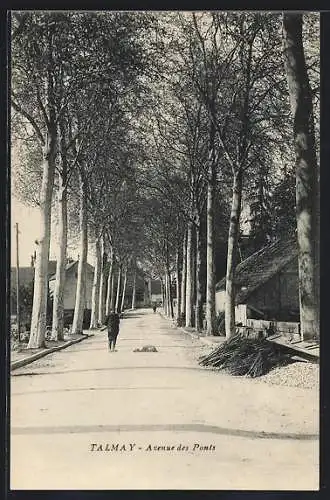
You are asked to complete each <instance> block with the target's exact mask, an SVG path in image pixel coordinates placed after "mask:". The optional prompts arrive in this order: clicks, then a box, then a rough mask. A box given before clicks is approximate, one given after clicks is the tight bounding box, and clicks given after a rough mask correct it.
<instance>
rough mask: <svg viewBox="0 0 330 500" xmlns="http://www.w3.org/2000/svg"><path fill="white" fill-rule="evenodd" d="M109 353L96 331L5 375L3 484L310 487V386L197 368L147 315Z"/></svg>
mask: <svg viewBox="0 0 330 500" xmlns="http://www.w3.org/2000/svg"><path fill="white" fill-rule="evenodd" d="M146 344H153V345H155V346H156V348H157V349H158V352H156V353H138V352H133V350H134V349H135V348H139V347H142V346H143V345H146ZM117 347H118V352H114V353H110V352H108V351H107V339H106V334H105V332H97V333H96V334H95V336H94V337H93V338H90V339H88V340H86V341H84V342H82V343H80V344H77V345H75V346H72V347H70V348H67V349H65V350H63V351H61V352H58V353H55V354H52V355H49V356H47V357H45V358H43V359H41V360H39V361H36V362H34V363H32V364H30V365H28V366H26V367H25V368H20V369H18V370H16V371H14V372H13V373H12V379H11V392H12V397H11V489H85V490H86V489H87V490H88V489H203V490H204V489H216V490H221V489H267V490H281V489H282V490H283V489H287V490H289V489H302V490H313V489H318V455H319V450H318V445H319V443H318V438H317V434H318V391H316V390H311V389H309V390H306V389H300V388H292V387H280V386H272V385H267V384H264V383H258V382H256V381H253V380H249V379H242V378H238V377H237V378H236V377H230V376H226V375H223V374H220V373H216V372H213V371H209V370H206V369H202V368H200V367H199V366H198V364H197V361H196V356H197V355H198V353H199V349H200V344H199V341H198V340H193V339H191V338H190V337H189V336H187V335H186V334H184V333H183V332H181V331H180V330H178V329H174V328H171V325H170V324H169V322H168V321H167V320H165V319H163V318H162V317H161V316H160V315H159V314H157V313H156V314H153V313H152V311H151V310H138V311H136V312H131V313H128V316H127V318H125V319H124V320H123V321H122V325H121V332H120V336H119V338H118V346H117Z"/></svg>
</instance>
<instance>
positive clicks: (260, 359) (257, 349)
mask: <svg viewBox="0 0 330 500" xmlns="http://www.w3.org/2000/svg"><path fill="white" fill-rule="evenodd" d="M290 359H291V358H290V355H288V354H286V353H284V352H283V351H281V348H280V346H276V345H274V344H273V343H270V342H268V341H267V340H265V339H251V338H246V337H245V336H244V335H242V334H240V333H236V334H235V335H234V336H233V337H231V338H230V339H228V340H226V341H225V342H224V343H223V344H222V345H221V346H219V347H217V348H216V349H215V350H214V351H212V352H211V353H210V354H208V355H207V356H202V357H201V358H200V359H199V364H200V365H201V366H208V367H213V368H218V369H220V370H225V371H227V372H229V373H230V374H231V375H238V376H242V375H247V376H250V377H253V378H254V377H260V376H261V375H264V374H265V373H268V372H269V371H270V370H271V369H272V368H275V367H277V366H284V365H286V364H288V363H290Z"/></svg>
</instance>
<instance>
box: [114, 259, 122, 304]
mask: <svg viewBox="0 0 330 500" xmlns="http://www.w3.org/2000/svg"><path fill="white" fill-rule="evenodd" d="M121 270H122V265H121V264H120V265H119V269H118V279H117V295H116V304H115V310H116V312H117V313H119V297H120V288H121Z"/></svg>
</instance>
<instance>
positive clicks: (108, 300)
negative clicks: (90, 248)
mask: <svg viewBox="0 0 330 500" xmlns="http://www.w3.org/2000/svg"><path fill="white" fill-rule="evenodd" d="M113 268H114V253H113V248H112V246H111V247H110V268H109V274H108V286H107V298H106V306H105V315H106V316H108V315H109V314H110V311H112V307H111V302H112V296H113V279H114V276H113Z"/></svg>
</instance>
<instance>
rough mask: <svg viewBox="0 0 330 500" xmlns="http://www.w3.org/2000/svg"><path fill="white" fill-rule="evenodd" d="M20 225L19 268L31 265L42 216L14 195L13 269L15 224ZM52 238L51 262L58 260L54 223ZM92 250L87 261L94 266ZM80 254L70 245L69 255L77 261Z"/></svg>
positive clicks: (14, 259) (12, 202) (12, 223)
mask: <svg viewBox="0 0 330 500" xmlns="http://www.w3.org/2000/svg"><path fill="white" fill-rule="evenodd" d="M16 222H17V223H18V230H19V234H18V249H19V252H18V253H19V255H18V257H19V266H20V267H28V266H30V265H31V255H33V253H34V251H35V249H36V245H35V243H34V242H35V240H36V239H37V238H38V235H39V224H40V214H39V209H38V208H37V207H31V206H29V205H24V204H23V203H22V202H20V201H19V200H17V199H16V198H15V196H14V195H13V194H12V196H11V223H10V225H11V227H10V229H11V231H10V233H11V234H10V235H11V238H10V240H11V241H10V250H11V264H10V265H11V267H15V266H16V227H15V224H16ZM51 230H52V237H51V242H50V255H49V259H50V260H56V250H57V241H56V225H55V224H54V223H52V229H51ZM92 250H93V249H92V248H89V250H88V258H87V261H88V262H89V263H90V264H91V265H94V264H95V263H94V256H93V252H92ZM78 254H79V248H77V247H76V246H75V245H74V244H69V245H68V255H69V256H70V257H72V258H73V259H77V258H78Z"/></svg>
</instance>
